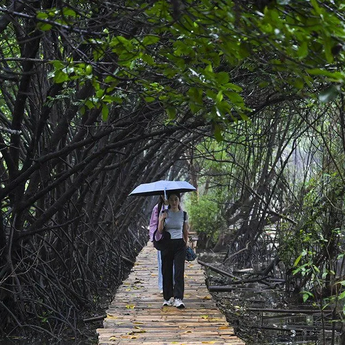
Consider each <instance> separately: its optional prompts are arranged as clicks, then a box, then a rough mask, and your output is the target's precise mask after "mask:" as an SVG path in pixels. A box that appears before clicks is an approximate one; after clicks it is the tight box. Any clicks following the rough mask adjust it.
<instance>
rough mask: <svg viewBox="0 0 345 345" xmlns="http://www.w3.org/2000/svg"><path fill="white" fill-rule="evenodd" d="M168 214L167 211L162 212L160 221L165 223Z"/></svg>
mask: <svg viewBox="0 0 345 345" xmlns="http://www.w3.org/2000/svg"><path fill="white" fill-rule="evenodd" d="M167 216H168V214H167V212H166V211H162V213H161V214H160V216H159V221H164V220H165V219H166V218H167Z"/></svg>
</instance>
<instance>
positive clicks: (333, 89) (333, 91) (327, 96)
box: [319, 85, 340, 103]
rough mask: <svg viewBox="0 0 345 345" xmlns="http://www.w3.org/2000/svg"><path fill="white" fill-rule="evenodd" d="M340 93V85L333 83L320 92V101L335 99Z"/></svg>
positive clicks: (325, 101)
mask: <svg viewBox="0 0 345 345" xmlns="http://www.w3.org/2000/svg"><path fill="white" fill-rule="evenodd" d="M339 93H340V89H339V86H337V85H331V86H330V87H328V88H327V89H325V90H323V91H321V92H320V94H319V101H320V102H322V103H327V102H331V101H334V100H335V99H336V98H337V96H338V95H339Z"/></svg>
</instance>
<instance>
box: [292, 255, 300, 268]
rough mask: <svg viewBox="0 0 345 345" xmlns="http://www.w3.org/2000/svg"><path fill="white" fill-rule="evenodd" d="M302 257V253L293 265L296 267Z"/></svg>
mask: <svg viewBox="0 0 345 345" xmlns="http://www.w3.org/2000/svg"><path fill="white" fill-rule="evenodd" d="M301 259H302V254H301V255H300V256H299V257H298V258H297V259H296V260H295V262H294V263H293V266H294V267H296V266H297V265H298V263H299V262H300V261H301Z"/></svg>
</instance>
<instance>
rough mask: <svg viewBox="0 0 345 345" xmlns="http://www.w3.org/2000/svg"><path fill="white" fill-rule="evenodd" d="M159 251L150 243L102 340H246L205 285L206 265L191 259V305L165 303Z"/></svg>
mask: <svg viewBox="0 0 345 345" xmlns="http://www.w3.org/2000/svg"><path fill="white" fill-rule="evenodd" d="M157 279H158V274H157V254H156V250H155V249H154V248H153V247H152V246H151V245H148V246H146V247H145V248H143V250H142V251H141V253H140V254H139V255H138V257H137V260H136V262H135V265H134V267H133V269H132V271H131V273H130V275H129V277H128V278H127V280H126V281H125V282H123V284H122V285H121V286H120V287H119V289H118V291H117V293H116V296H115V298H114V300H113V302H112V303H111V305H110V306H109V309H108V310H107V317H106V318H105V319H104V322H103V328H99V329H97V333H98V344H99V345H109V344H112V345H115V344H117V345H128V344H143V345H148V344H150V345H163V344H166V345H172V344H174V345H197V344H198V345H201V344H214V345H217V344H222V345H244V344H245V343H244V342H243V341H242V340H241V339H239V338H238V337H236V336H235V334H234V330H233V328H232V327H230V326H229V324H228V323H227V321H226V318H225V316H224V315H222V314H221V312H220V311H219V310H218V309H217V307H216V305H215V303H214V301H213V300H212V298H211V295H210V294H209V292H208V290H207V288H206V285H205V274H204V271H203V268H202V267H201V266H200V265H199V264H198V263H197V262H196V261H193V262H186V271H185V298H184V302H185V304H186V308H185V309H177V308H174V307H162V303H163V296H162V295H161V294H160V293H159V291H157V290H158V288H157V285H158V284H157Z"/></svg>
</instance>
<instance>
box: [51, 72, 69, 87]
mask: <svg viewBox="0 0 345 345" xmlns="http://www.w3.org/2000/svg"><path fill="white" fill-rule="evenodd" d="M67 80H69V76H68V74H66V73H64V72H62V71H61V70H60V71H56V73H55V76H54V82H55V83H56V84H61V83H63V82H65V81H67Z"/></svg>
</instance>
